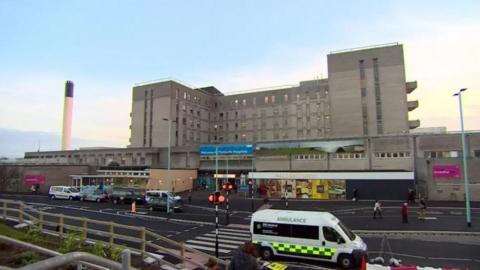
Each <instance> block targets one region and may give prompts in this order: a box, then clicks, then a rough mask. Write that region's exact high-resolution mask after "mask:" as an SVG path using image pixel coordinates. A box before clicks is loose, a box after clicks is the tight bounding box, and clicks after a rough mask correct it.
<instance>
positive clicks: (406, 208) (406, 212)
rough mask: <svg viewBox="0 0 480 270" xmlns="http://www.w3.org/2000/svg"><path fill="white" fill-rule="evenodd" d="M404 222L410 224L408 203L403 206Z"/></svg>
mask: <svg viewBox="0 0 480 270" xmlns="http://www.w3.org/2000/svg"><path fill="white" fill-rule="evenodd" d="M402 221H403V223H408V203H403V205H402Z"/></svg>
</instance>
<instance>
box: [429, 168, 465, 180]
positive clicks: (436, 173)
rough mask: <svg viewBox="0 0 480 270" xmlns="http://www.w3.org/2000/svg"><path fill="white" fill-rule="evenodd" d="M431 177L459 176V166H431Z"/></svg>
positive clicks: (448, 177)
mask: <svg viewBox="0 0 480 270" xmlns="http://www.w3.org/2000/svg"><path fill="white" fill-rule="evenodd" d="M432 175H433V178H447V179H458V178H460V166H458V165H435V166H432Z"/></svg>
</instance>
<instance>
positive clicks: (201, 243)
mask: <svg viewBox="0 0 480 270" xmlns="http://www.w3.org/2000/svg"><path fill="white" fill-rule="evenodd" d="M187 243H189V244H190V243H192V244H198V245H205V246H215V241H214V242H213V243H212V242H206V241H199V240H188V241H187ZM218 246H219V247H223V248H238V246H233V245H228V244H222V243H220V241H219V243H218Z"/></svg>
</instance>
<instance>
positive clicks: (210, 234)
mask: <svg viewBox="0 0 480 270" xmlns="http://www.w3.org/2000/svg"><path fill="white" fill-rule="evenodd" d="M204 235H205V236H210V237H212V236H213V237H215V233H207V234H204ZM218 238H225V239H232V240H243V241H247V240H249V239H250V236H244V237H239V236H229V235H223V234H219V235H218Z"/></svg>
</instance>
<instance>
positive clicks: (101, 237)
mask: <svg viewBox="0 0 480 270" xmlns="http://www.w3.org/2000/svg"><path fill="white" fill-rule="evenodd" d="M0 205H1V208H0V209H1V212H0V213H1V217H2V218H3V219H4V220H12V221H16V222H18V223H27V224H29V225H30V226H35V227H37V228H38V229H39V230H40V231H42V232H43V233H47V234H51V235H55V236H58V237H60V238H63V237H65V235H66V234H67V233H68V232H76V233H78V235H79V238H80V240H81V242H82V243H92V242H100V243H102V244H104V245H106V246H110V247H112V246H115V245H117V246H119V245H122V246H127V247H128V248H129V249H130V250H132V252H133V253H134V254H138V255H141V256H144V257H151V258H152V259H154V260H156V261H159V262H160V263H161V264H165V265H169V266H171V267H173V268H175V269H192V268H196V267H201V268H202V267H204V263H206V262H207V261H208V259H210V258H211V259H214V260H216V261H217V263H218V264H220V265H224V266H227V265H228V262H227V261H224V260H221V259H218V258H216V257H213V256H211V255H209V254H207V253H204V252H201V251H199V250H196V249H193V248H190V247H188V246H186V245H185V244H184V243H183V242H176V241H174V240H171V239H169V238H167V237H164V236H161V235H159V234H157V233H154V232H152V231H150V230H148V229H146V228H145V227H139V226H129V225H124V224H118V223H114V222H109V221H101V220H92V219H87V218H85V217H75V216H67V215H64V214H54V213H48V212H45V211H41V210H37V209H34V208H33V207H31V206H29V205H26V204H25V203H24V202H22V201H15V200H6V199H0ZM154 252H159V253H161V254H164V255H167V256H168V257H169V260H165V259H164V258H163V257H161V256H160V257H159V256H158V255H157V256H156V254H153V253H154ZM193 257H196V258H197V260H193V259H192V258H193ZM199 258H200V259H199Z"/></svg>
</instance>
